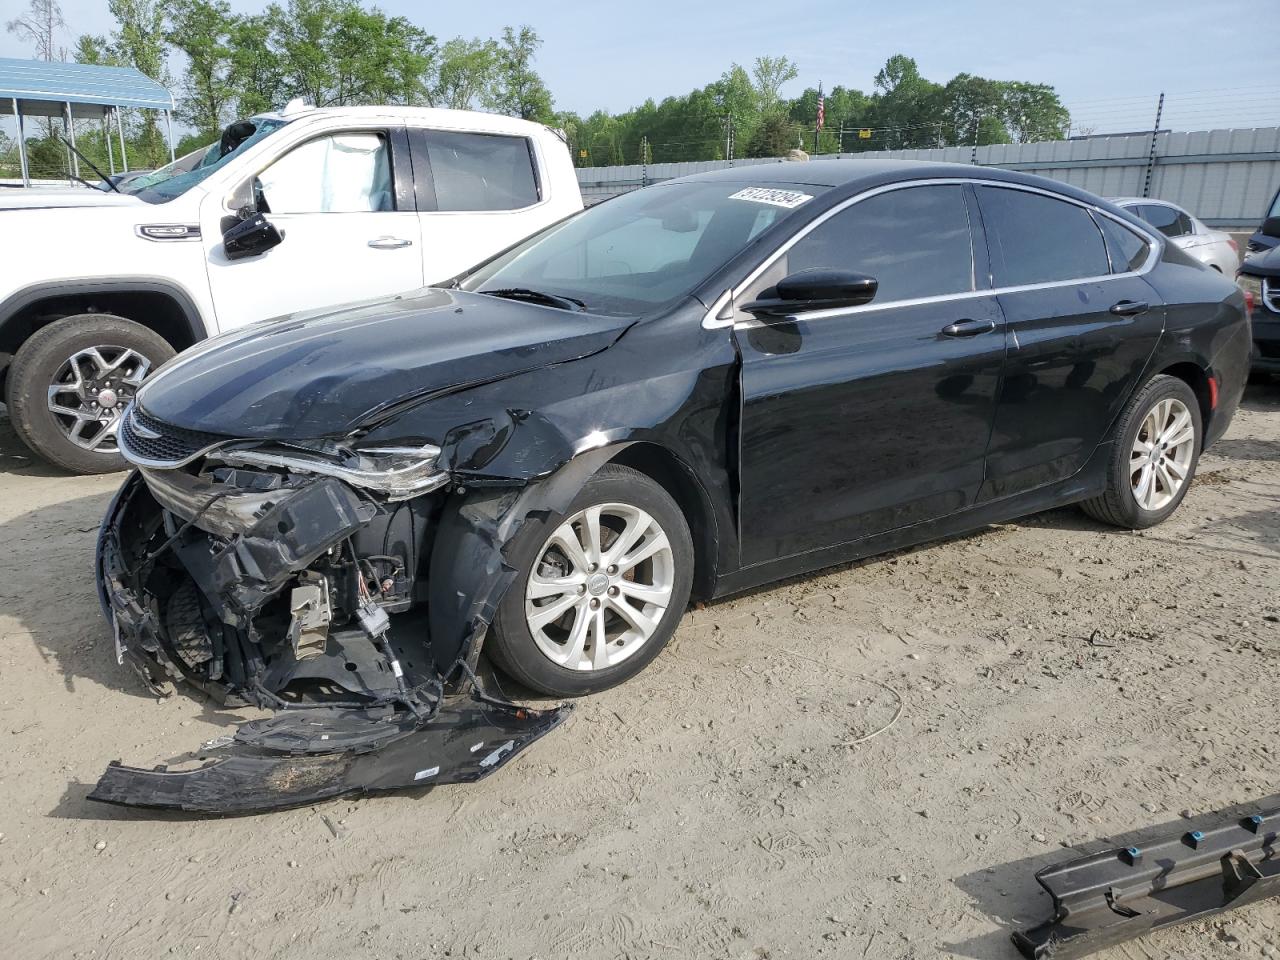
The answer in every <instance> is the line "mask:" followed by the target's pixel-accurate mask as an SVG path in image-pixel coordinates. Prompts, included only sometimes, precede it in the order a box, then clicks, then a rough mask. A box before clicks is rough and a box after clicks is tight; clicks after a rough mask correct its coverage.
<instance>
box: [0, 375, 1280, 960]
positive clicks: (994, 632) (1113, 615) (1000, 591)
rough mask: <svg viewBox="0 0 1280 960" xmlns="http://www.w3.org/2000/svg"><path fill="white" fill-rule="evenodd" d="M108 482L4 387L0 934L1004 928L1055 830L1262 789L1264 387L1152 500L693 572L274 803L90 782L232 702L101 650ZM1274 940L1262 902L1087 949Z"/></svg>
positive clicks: (335, 952)
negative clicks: (591, 666)
mask: <svg viewBox="0 0 1280 960" xmlns="http://www.w3.org/2000/svg"><path fill="white" fill-rule="evenodd" d="M120 479H121V478H120V477H119V476H106V477H95V478H70V477H66V476H62V475H59V474H58V473H57V472H56V471H54V470H52V469H49V468H46V467H44V466H43V465H41V464H39V463H38V462H35V461H33V460H30V459H27V458H25V457H24V456H23V450H22V449H21V448H20V447H19V446H18V445H17V443H16V441H15V440H14V438H13V435H12V431H11V430H10V429H9V425H8V423H7V421H5V420H4V419H3V417H0V545H3V550H2V551H0V641H2V643H0V735H2V737H3V741H2V742H3V749H2V750H0V801H2V802H0V831H2V832H3V837H2V839H0V953H3V955H4V956H6V957H10V958H14V960H34V958H45V957H50V958H53V957H57V958H65V957H98V958H117V957H118V958H129V960H138V958H150V957H160V956H177V957H195V956H198V957H209V958H224V957H225V958H239V957H245V958H248V957H253V958H265V957H272V958H276V957H284V958H293V957H299V958H302V957H305V958H308V960H311V958H315V960H326V958H350V957H361V958H385V960H421V958H437V957H453V958H459V957H468V958H471V957H477V958H504V957H509V958H517V960H527V958H533V957H537V958H543V960H553V958H560V957H565V958H569V957H572V958H575V960H576V958H604V960H612V958H632V960H638V958H647V957H663V958H729V960H763V958H767V957H772V958H779V957H791V958H814V957H833V958H837V957H838V958H844V957H851V958H897V957H935V956H948V955H949V956H958V957H971V958H1013V957H1014V956H1015V953H1014V950H1013V948H1012V946H1011V945H1010V944H1009V939H1008V938H1009V932H1010V931H1011V930H1012V929H1015V928H1017V927H1019V926H1024V925H1029V924H1031V923H1034V922H1039V921H1040V920H1041V919H1043V918H1044V917H1045V916H1046V915H1047V913H1048V907H1049V902H1048V899H1047V897H1045V896H1043V895H1042V894H1040V893H1039V892H1038V888H1037V887H1036V885H1035V883H1034V881H1033V879H1032V875H1033V874H1034V872H1035V871H1036V870H1037V869H1039V868H1040V867H1042V866H1045V865H1047V864H1049V863H1053V862H1055V861H1057V860H1061V859H1064V858H1067V857H1069V856H1070V852H1069V851H1068V850H1066V849H1064V848H1065V847H1067V846H1082V845H1085V844H1088V843H1090V842H1091V841H1095V840H1098V839H1099V838H1105V837H1113V838H1115V837H1120V836H1122V835H1126V834H1128V833H1129V832H1130V831H1132V830H1134V829H1136V828H1139V827H1143V826H1148V825H1164V826H1165V827H1166V828H1168V829H1170V830H1182V829H1185V828H1186V825H1187V822H1188V821H1187V820H1186V819H1184V818H1183V816H1182V815H1183V812H1184V811H1185V812H1187V813H1188V814H1190V815H1201V814H1204V813H1205V812H1207V811H1212V810H1216V809H1220V808H1223V807H1226V806H1228V805H1231V804H1235V803H1241V802H1247V801H1263V802H1270V803H1272V804H1274V803H1276V802H1277V798H1276V796H1275V794H1276V792H1277V791H1278V790H1280V788H1278V787H1277V786H1276V784H1277V782H1278V781H1280V769H1278V768H1277V760H1278V759H1280V758H1278V757H1277V754H1276V751H1277V750H1278V749H1280V709H1278V707H1280V672H1278V671H1277V665H1280V590H1278V588H1280V513H1277V505H1278V504H1280V385H1271V386H1263V385H1255V386H1252V387H1250V389H1249V392H1248V394H1247V397H1246V403H1245V407H1244V409H1243V410H1242V411H1241V413H1240V415H1239V416H1238V417H1237V418H1236V421H1235V424H1234V425H1233V426H1232V428H1231V431H1230V433H1229V434H1228V436H1227V438H1226V439H1224V440H1223V441H1221V442H1220V443H1219V444H1218V445H1217V446H1216V447H1215V448H1214V449H1213V451H1212V452H1211V453H1210V454H1209V455H1208V456H1206V457H1205V459H1204V460H1203V462H1202V465H1201V474H1200V476H1199V477H1198V479H1197V480H1196V482H1195V485H1194V487H1193V489H1192V490H1191V493H1190V495H1189V496H1188V498H1187V500H1186V502H1185V503H1184V504H1183V506H1182V509H1181V510H1180V511H1179V512H1178V514H1177V515H1176V516H1175V517H1174V518H1173V519H1172V520H1171V521H1169V522H1168V523H1166V524H1165V525H1163V526H1161V527H1159V528H1156V529H1154V530H1151V531H1148V532H1145V533H1139V534H1130V533H1120V532H1116V531H1114V530H1109V529H1105V528H1103V527H1101V526H1099V525H1097V524H1094V523H1093V522H1091V521H1089V520H1087V519H1086V518H1085V517H1084V516H1083V515H1082V514H1080V513H1078V512H1076V511H1074V510H1062V511H1055V512H1052V513H1047V514H1043V515H1040V516H1035V517H1029V518H1027V519H1025V520H1022V521H1020V522H1017V523H1009V524H1003V525H999V526H994V527H989V528H986V529H984V530H983V531H981V532H979V533H976V534H974V535H972V536H968V537H964V538H961V539H956V540H952V541H949V542H946V543H939V544H933V545H930V546H927V547H922V548H919V549H915V550H911V551H905V552H901V553H897V554H893V555H890V556H887V557H882V558H878V559H876V560H872V561H869V562H865V563H860V564H855V565H853V566H852V567H851V568H850V567H842V568H839V569H833V570H830V571H827V572H824V573H822V574H820V575H817V576H814V577H811V578H808V579H804V580H796V581H790V582H788V583H785V584H782V585H779V586H776V587H774V588H771V589H767V590H761V591H757V592H755V593H754V594H751V595H749V596H745V597H740V598H737V599H734V600H730V601H726V602H721V603H717V604H713V605H711V606H709V607H707V608H705V609H701V610H697V611H694V612H692V613H690V614H689V615H688V616H687V617H686V618H685V620H684V622H683V624H682V626H681V628H680V631H679V633H678V634H677V636H676V639H675V641H674V643H673V645H672V647H671V648H669V649H668V650H667V651H666V652H665V653H664V654H663V655H662V656H661V657H659V658H658V660H657V661H656V662H655V664H654V665H653V666H652V667H650V669H649V670H648V671H647V672H646V673H644V674H643V675H641V676H640V677H639V678H638V679H637V680H635V681H633V682H632V683H631V684H629V685H627V686H624V687H623V688H621V689H617V690H613V691H610V692H608V693H605V694H602V695H599V696H595V697H591V698H589V699H586V700H584V701H582V702H581V703H580V704H579V707H578V709H577V711H576V713H575V714H574V716H573V717H572V718H571V719H570V720H569V722H568V723H567V724H566V725H565V727H563V728H562V729H561V730H558V731H556V732H555V733H553V734H551V735H550V736H549V737H547V739H545V740H544V741H542V742H541V743H539V744H536V745H535V746H533V747H531V748H530V749H529V750H528V752H527V753H525V754H524V755H523V756H522V757H520V758H519V759H518V760H516V761H515V762H513V763H512V764H511V765H510V766H508V767H506V768H505V769H503V770H502V771H500V772H499V773H498V774H496V775H495V776H493V777H491V778H489V779H488V780H486V781H484V782H483V783H481V784H477V785H471V786H454V787H440V788H437V789H434V790H423V791H419V792H407V793H401V794H393V795H385V796H379V797H373V798H369V799H361V800H358V801H354V802H353V801H339V802H332V803H327V804H323V805H320V806H315V807H309V808H304V809H299V810H293V811H288V812H283V813H275V814H270V815H264V816H247V817H238V818H224V819H202V818H197V817H187V816H180V815H167V814H159V815H156V814H142V813H136V812H132V811H127V810H121V809H116V808H112V807H103V806H99V805H97V804H93V803H89V802H87V801H86V800H85V794H86V793H87V791H88V789H89V787H90V786H91V785H92V783H93V782H94V781H95V780H96V779H97V777H98V775H99V774H100V773H101V771H102V768H103V766H104V765H105V764H106V762H107V761H109V760H111V759H114V758H122V759H124V760H126V761H128V762H134V763H143V764H146V763H150V762H153V761H157V760H162V759H165V758H167V757H170V756H172V755H175V754H178V753H181V752H183V751H185V750H188V749H191V748H193V747H195V746H196V745H197V744H198V743H199V742H200V741H202V740H204V739H207V738H209V737H211V736H215V735H217V734H218V733H220V732H222V731H224V730H226V729H228V728H229V727H231V726H233V725H234V724H235V723H236V722H237V718H236V717H235V716H234V715H231V714H228V713H224V712H220V711H219V710H218V709H216V708H214V707H213V706H210V705H205V704H202V703H201V702H199V701H197V700H195V699H193V698H191V697H189V696H186V695H182V696H177V697H173V698H171V699H168V700H164V701H161V702H157V701H156V699H155V698H154V697H151V696H148V695H147V693H146V691H145V690H144V688H143V687H142V686H141V684H140V683H139V682H138V681H137V680H136V679H135V678H134V677H133V675H132V674H131V673H130V672H128V671H127V670H126V669H124V668H119V667H117V666H116V664H115V660H114V655H113V651H112V644H111V638H110V635H109V632H108V629H107V626H106V624H105V622H104V621H103V619H102V616H101V614H100V613H99V610H98V604H97V600H96V597H95V593H94V586H93V580H92V569H91V566H92V550H93V541H94V535H95V531H96V528H97V524H98V520H99V518H100V517H101V515H102V513H103V511H104V509H105V507H106V503H107V499H108V497H109V495H110V494H111V492H112V491H113V490H114V489H115V488H116V486H118V484H119V482H120ZM899 705H900V706H901V710H900V716H898V717H897V719H896V722H895V723H893V724H892V725H891V726H890V727H888V729H884V730H883V731H882V732H881V733H879V735H877V736H875V737H873V738H872V739H869V740H864V739H862V738H864V737H865V736H866V735H868V734H870V733H873V732H874V731H876V730H878V729H881V728H883V727H884V725H885V724H886V723H888V722H889V721H891V720H893V719H894V717H895V715H896V714H897V713H899ZM1277 954H1280V902H1277V901H1271V902H1269V903H1263V904H1260V905H1257V906H1254V907H1253V908H1250V909H1246V910H1243V911H1240V912H1238V913H1232V914H1228V915H1227V916H1226V917H1225V918H1224V919H1219V920H1217V921H1212V922H1206V923H1198V924H1194V925H1190V926H1187V927H1183V928H1181V929H1179V930H1177V931H1171V932H1165V933H1163V934H1158V935H1156V936H1153V937H1151V938H1149V939H1147V940H1145V941H1138V942H1134V943H1131V944H1129V945H1126V946H1124V947H1123V948H1119V949H1114V950H1111V951H1109V952H1106V953H1103V954H1100V955H1099V956H1100V957H1102V958H1106V960H1117V958H1121V957H1125V958H1132V960H1155V958H1183V957H1187V958H1190V957H1214V956H1276V955H1277Z"/></svg>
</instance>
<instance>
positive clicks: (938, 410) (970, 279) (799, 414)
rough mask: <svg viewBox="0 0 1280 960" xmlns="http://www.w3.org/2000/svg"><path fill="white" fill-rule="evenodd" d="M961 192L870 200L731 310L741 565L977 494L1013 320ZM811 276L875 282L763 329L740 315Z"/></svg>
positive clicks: (905, 192)
mask: <svg viewBox="0 0 1280 960" xmlns="http://www.w3.org/2000/svg"><path fill="white" fill-rule="evenodd" d="M976 217H977V212H976V208H975V207H974V206H973V201H972V198H971V195H970V193H969V191H968V188H967V187H965V186H963V185H961V184H931V185H919V186H907V187H903V188H897V189H891V190H888V191H886V192H882V193H878V194H875V195H872V196H869V197H867V198H865V199H862V200H860V201H858V202H856V203H854V204H853V205H851V206H849V207H847V208H845V209H844V210H842V211H840V212H838V213H836V214H835V215H834V216H831V217H830V218H829V219H827V220H825V221H824V222H821V223H819V224H818V225H817V226H816V227H814V228H813V229H812V230H811V231H810V232H808V233H807V234H805V235H803V236H802V237H801V238H800V239H799V240H798V241H796V242H795V244H794V245H793V246H791V247H790V248H789V249H787V250H786V251H785V253H784V254H783V255H782V256H781V257H779V258H778V259H777V260H775V261H774V262H773V263H772V264H770V265H769V266H768V267H767V268H766V269H765V270H764V272H763V273H762V274H761V275H760V276H759V277H758V278H756V279H755V280H753V281H751V282H750V283H748V284H747V286H746V288H745V289H744V290H740V291H739V295H738V296H737V297H736V298H735V304H736V305H737V312H736V313H735V327H734V335H735V337H736V338H737V342H738V347H739V351H740V353H741V357H742V403H743V406H742V424H741V431H740V442H741V449H740V471H741V491H740V526H741V531H740V533H741V543H742V556H743V563H744V565H751V564H756V563H761V562H764V561H767V560H771V559H775V558H780V557H785V556H791V555H795V554H800V553H804V552H807V551H810V550H815V549H820V548H822V547H826V546H832V545H836V544H840V543H844V542H848V541H852V540H857V539H860V538H862V537H866V536H870V535H872V534H876V533H880V532H883V531H886V530H890V529H893V528H896V527H900V526H904V525H907V524H911V523H916V522H919V521H923V520H928V519H931V518H934V517H938V516H942V515H945V514H948V513H952V512H954V511H956V510H959V509H962V508H963V507H964V506H966V505H967V504H968V503H970V502H971V501H972V500H973V498H974V497H975V495H976V494H977V491H978V488H979V486H980V484H981V482H982V464H983V456H984V453H985V451H986V447H987V440H988V437H989V435H990V430H991V421H992V416H993V413H994V409H995V396H996V388H997V384H998V382H999V378H1000V372H1001V365H1002V363H1003V360H1004V322H1003V318H1002V316H1001V314H1000V308H999V304H998V303H997V301H996V298H995V297H994V296H992V295H990V294H989V293H987V292H986V291H984V290H983V289H981V288H982V287H984V286H985V285H986V276H987V266H986V255H985V252H983V251H984V248H983V245H982V244H981V241H980V240H979V242H978V243H977V244H975V243H974V232H973V227H972V226H971V224H972V223H974V222H975V221H976ZM807 269H840V270H849V271H855V272H858V273H863V274H867V275H870V276H874V277H875V278H876V279H877V280H878V282H879V290H878V292H877V294H876V297H875V299H874V300H873V301H872V302H871V303H869V304H866V305H863V306H860V307H852V308H843V309H836V310H822V311H816V312H808V313H800V314H798V315H794V316H792V317H789V318H785V319H781V320H776V321H771V322H768V323H765V322H762V321H760V320H757V319H755V318H754V317H752V316H750V315H749V314H747V313H745V312H742V310H741V306H742V305H743V304H745V303H747V302H749V301H751V300H753V299H756V298H757V297H761V296H767V295H768V294H769V291H770V288H771V287H772V286H774V285H776V284H777V283H778V281H779V280H781V279H782V278H783V277H785V276H788V275H790V274H793V273H797V272H799V271H802V270H807Z"/></svg>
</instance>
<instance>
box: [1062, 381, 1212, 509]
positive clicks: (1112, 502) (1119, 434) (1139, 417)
mask: <svg viewBox="0 0 1280 960" xmlns="http://www.w3.org/2000/svg"><path fill="white" fill-rule="evenodd" d="M1167 399H1176V400H1178V401H1180V402H1181V403H1182V405H1183V406H1185V407H1186V408H1187V410H1188V412H1189V413H1190V414H1191V422H1192V425H1193V429H1194V431H1195V437H1194V442H1193V444H1192V454H1191V464H1190V468H1189V470H1188V472H1187V476H1186V480H1185V481H1184V482H1183V484H1182V486H1181V487H1180V488H1179V489H1178V490H1177V492H1176V493H1175V495H1174V497H1173V499H1172V500H1171V501H1170V502H1169V503H1167V504H1165V505H1164V506H1163V507H1161V508H1160V509H1159V510H1147V509H1145V508H1144V507H1142V506H1141V505H1139V503H1138V501H1137V498H1136V497H1135V496H1134V492H1133V488H1132V484H1131V474H1130V457H1131V455H1132V453H1133V445H1134V442H1135V441H1136V440H1137V438H1138V432H1139V431H1140V430H1141V429H1142V423H1143V420H1144V419H1145V418H1146V416H1147V414H1148V413H1149V412H1150V411H1151V410H1152V409H1153V408H1154V407H1155V405H1156V404H1157V403H1159V402H1161V401H1162V400H1167ZM1113 437H1114V442H1113V444H1112V447H1113V449H1112V451H1111V459H1110V461H1109V462H1108V464H1107V489H1106V492H1105V493H1103V494H1102V495H1101V496H1099V497H1094V498H1093V499H1092V500H1085V501H1084V502H1083V503H1081V504H1080V507H1081V509H1083V510H1084V512H1085V513H1087V514H1088V515H1089V516H1091V517H1093V519H1095V520H1098V521H1100V522H1102V523H1108V524H1111V525H1112V526H1115V527H1122V528H1124V529H1126V530H1142V529H1145V528H1146V527H1153V526H1155V525H1156V524H1157V523H1160V522H1162V521H1163V520H1165V519H1166V518H1167V517H1168V516H1169V515H1170V514H1172V513H1173V511H1175V510H1177V509H1178V505H1179V504H1180V503H1182V498H1183V497H1185V496H1186V495H1187V491H1188V490H1189V489H1190V488H1191V483H1192V481H1193V480H1194V479H1195V474H1196V467H1197V466H1198V464H1199V462H1200V450H1201V448H1202V447H1203V446H1204V427H1203V424H1202V422H1201V417H1200V401H1199V400H1198V399H1197V398H1196V395H1195V392H1194V391H1193V390H1192V389H1191V388H1190V387H1189V386H1187V384H1186V382H1185V381H1182V380H1179V379H1178V378H1177V377H1169V376H1165V375H1163V374H1162V375H1160V376H1157V377H1153V378H1152V379H1151V381H1150V382H1148V383H1147V385H1146V386H1144V387H1143V388H1142V389H1141V390H1139V391H1138V393H1137V394H1136V395H1135V396H1134V398H1133V399H1132V400H1130V401H1129V405H1128V406H1127V407H1125V409H1124V412H1123V413H1122V414H1121V415H1120V419H1119V421H1118V422H1117V423H1116V428H1115V433H1114V435H1113Z"/></svg>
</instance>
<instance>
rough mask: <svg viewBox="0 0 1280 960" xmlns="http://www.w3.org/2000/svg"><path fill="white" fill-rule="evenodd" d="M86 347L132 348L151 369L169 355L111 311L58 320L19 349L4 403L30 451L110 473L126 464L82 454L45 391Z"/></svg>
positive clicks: (165, 346) (163, 345) (161, 343)
mask: <svg viewBox="0 0 1280 960" xmlns="http://www.w3.org/2000/svg"><path fill="white" fill-rule="evenodd" d="M90 347H114V348H125V349H129V350H133V351H135V352H137V353H138V354H141V355H142V356H143V357H145V358H146V359H147V360H149V361H150V362H151V369H152V370H155V368H156V367H158V366H160V364H162V363H164V361H166V360H168V359H169V358H170V357H172V356H173V355H174V349H173V347H172V346H170V345H169V342H168V341H167V340H165V339H164V337H162V336H160V334H158V333H156V332H155V331H154V330H148V329H147V328H146V327H144V326H142V325H141V324H138V323H134V322H133V321H132V320H126V319H125V318H124V317H117V316H115V315H114V314H110V313H84V314H77V315H76V316H71V317H63V318H62V319H61V320H56V321H54V322H53V323H51V324H49V325H48V326H46V327H41V328H40V329H39V330H37V331H36V332H35V333H33V334H32V335H31V336H30V337H28V338H27V341H26V342H25V343H24V344H23V345H22V346H21V347H20V348H19V349H18V352H17V354H16V355H15V356H14V358H13V363H12V364H11V365H10V367H9V376H8V379H7V381H6V384H5V404H6V405H7V406H8V408H9V419H10V420H11V421H12V422H13V429H14V432H15V433H16V434H17V435H18V438H19V439H20V440H22V442H23V443H25V444H26V445H27V446H28V447H29V448H30V449H31V450H32V451H33V452H34V453H36V454H38V455H39V456H41V457H43V458H44V459H45V460H47V461H49V462H50V463H52V464H55V465H56V466H59V467H62V468H63V469H64V470H69V471H71V472H72V473H110V472H112V471H115V470H124V469H126V467H127V466H128V464H126V463H125V460H124V458H123V457H122V456H120V454H119V453H118V452H116V451H115V450H114V449H113V450H112V451H111V452H98V451H94V450H87V449H85V448H84V447H81V446H78V445H77V444H75V443H74V442H72V441H71V439H70V438H69V437H68V435H67V433H66V431H65V430H64V429H63V427H62V422H61V421H60V420H59V418H58V417H56V416H55V415H54V414H53V413H52V412H51V411H50V410H49V403H48V396H49V387H50V386H52V385H53V383H54V378H55V377H56V376H57V374H58V371H59V370H60V369H61V368H62V366H63V364H64V363H66V361H67V360H68V358H70V357H71V356H72V355H74V354H76V353H77V352H78V351H81V350H87V349H89V348H90Z"/></svg>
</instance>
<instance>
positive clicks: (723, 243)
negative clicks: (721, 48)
mask: <svg viewBox="0 0 1280 960" xmlns="http://www.w3.org/2000/svg"><path fill="white" fill-rule="evenodd" d="M745 176H750V174H749V173H745V174H744V177H745ZM826 190H827V188H826V187H820V186H813V185H810V184H792V183H774V182H770V183H768V184H767V185H764V186H756V185H753V184H751V182H750V181H749V180H746V179H744V180H743V181H734V182H728V181H711V182H708V181H701V182H697V181H695V182H690V183H671V184H659V185H657V186H654V187H649V188H648V189H645V190H637V191H635V192H634V193H628V194H624V195H623V196H620V197H617V198H615V199H613V200H609V201H606V202H605V203H601V204H599V205H598V206H595V207H592V208H590V209H589V210H584V211H583V212H582V213H580V214H578V215H577V216H575V217H573V218H571V219H569V220H566V221H564V222H563V223H560V224H558V225H556V226H554V227H551V228H550V229H548V230H546V231H544V232H543V233H540V234H537V235H535V236H533V237H531V238H530V239H529V240H526V241H525V242H524V243H522V244H520V245H519V246H517V247H514V248H512V249H511V250H508V251H507V252H506V253H504V254H503V255H502V256H500V257H498V258H497V259H496V260H492V261H490V262H489V263H487V264H484V265H483V266H481V267H480V268H479V269H478V270H476V271H475V272H474V273H472V274H471V275H470V276H468V277H466V278H464V279H463V280H462V282H461V284H460V286H461V288H462V289H464V290H470V291H474V292H476V293H491V294H493V295H494V296H502V295H506V294H510V292H511V291H518V292H520V295H521V296H522V297H523V298H525V299H533V297H535V296H539V297H542V298H544V299H545V300H548V301H549V300H550V299H551V298H559V299H561V300H567V301H570V302H572V303H577V304H581V305H582V307H583V308H584V309H586V310H587V311H589V312H591V313H604V314H612V315H618V316H644V315H648V314H656V313H658V312H660V311H661V310H663V309H665V308H667V307H669V306H671V305H674V304H675V303H676V302H677V301H679V300H682V299H684V298H685V297H687V296H688V295H689V294H691V293H692V292H693V291H694V290H695V289H697V287H698V285H699V284H701V283H702V281H704V280H706V279H707V278H708V277H710V276H711V275H712V274H713V273H715V271H716V270H718V269H720V268H721V267H722V266H724V265H725V264H726V263H728V262H729V261H730V260H731V259H733V258H734V257H735V256H737V254H738V253H739V252H740V251H741V250H742V249H743V248H745V247H746V246H747V245H748V244H750V243H751V242H752V241H754V240H756V239H757V238H758V237H760V236H761V235H762V234H764V233H765V232H766V231H769V230H771V229H773V228H775V227H777V226H778V225H779V224H780V223H781V222H782V221H783V220H785V219H786V218H787V217H789V216H791V214H793V213H794V212H795V211H796V210H799V209H800V208H802V207H803V206H804V205H805V204H807V203H809V202H810V201H812V200H813V199H814V198H815V197H816V196H817V195H818V194H820V193H824V192H825V191H826Z"/></svg>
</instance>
